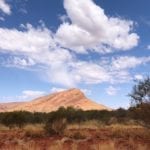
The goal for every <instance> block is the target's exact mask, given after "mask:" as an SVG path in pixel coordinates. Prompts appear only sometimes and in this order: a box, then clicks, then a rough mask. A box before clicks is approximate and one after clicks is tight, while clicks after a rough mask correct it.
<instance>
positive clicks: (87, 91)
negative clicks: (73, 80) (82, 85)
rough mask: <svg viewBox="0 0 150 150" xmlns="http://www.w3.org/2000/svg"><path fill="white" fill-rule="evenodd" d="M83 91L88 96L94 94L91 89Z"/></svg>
mask: <svg viewBox="0 0 150 150" xmlns="http://www.w3.org/2000/svg"><path fill="white" fill-rule="evenodd" d="M81 91H82V92H83V93H84V94H85V95H87V96H90V95H91V94H92V91H91V90H89V89H81Z"/></svg>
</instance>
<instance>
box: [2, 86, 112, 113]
mask: <svg viewBox="0 0 150 150" xmlns="http://www.w3.org/2000/svg"><path fill="white" fill-rule="evenodd" d="M61 106H64V107H69V106H72V107H74V108H81V109H83V110H110V109H109V108H107V107H106V106H103V105H101V104H97V103H95V102H94V101H91V100H90V99H88V98H86V97H85V95H84V94H83V93H82V92H81V91H80V90H79V89H70V90H67V91H63V92H57V93H54V94H50V95H47V96H43V97H40V98H37V99H35V100H32V101H29V102H20V103H3V104H0V112H6V111H19V110H25V111H30V112H51V111H53V110H57V109H58V108H59V107H61Z"/></svg>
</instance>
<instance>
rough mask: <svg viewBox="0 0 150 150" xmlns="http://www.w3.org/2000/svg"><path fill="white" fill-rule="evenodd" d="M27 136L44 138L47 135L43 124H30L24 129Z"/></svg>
mask: <svg viewBox="0 0 150 150" xmlns="http://www.w3.org/2000/svg"><path fill="white" fill-rule="evenodd" d="M23 131H24V132H25V136H27V137H32V138H34V137H43V136H44V135H45V131H44V125H43V124H34V125H32V124H29V125H26V126H25V127H24V128H23Z"/></svg>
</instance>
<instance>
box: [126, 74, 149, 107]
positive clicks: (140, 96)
mask: <svg viewBox="0 0 150 150" xmlns="http://www.w3.org/2000/svg"><path fill="white" fill-rule="evenodd" d="M129 96H130V97H131V102H132V104H136V105H138V104H143V103H150V77H147V78H145V79H144V80H143V81H138V82H137V84H136V85H135V86H134V87H133V91H132V93H131V94H129Z"/></svg>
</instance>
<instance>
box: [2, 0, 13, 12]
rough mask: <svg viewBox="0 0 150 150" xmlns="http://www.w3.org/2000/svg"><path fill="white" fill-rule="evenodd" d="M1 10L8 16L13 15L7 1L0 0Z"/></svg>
mask: <svg viewBox="0 0 150 150" xmlns="http://www.w3.org/2000/svg"><path fill="white" fill-rule="evenodd" d="M0 10H1V11H2V12H4V13H5V14H7V15H10V14H11V7H10V5H9V4H7V3H6V0H0Z"/></svg>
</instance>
